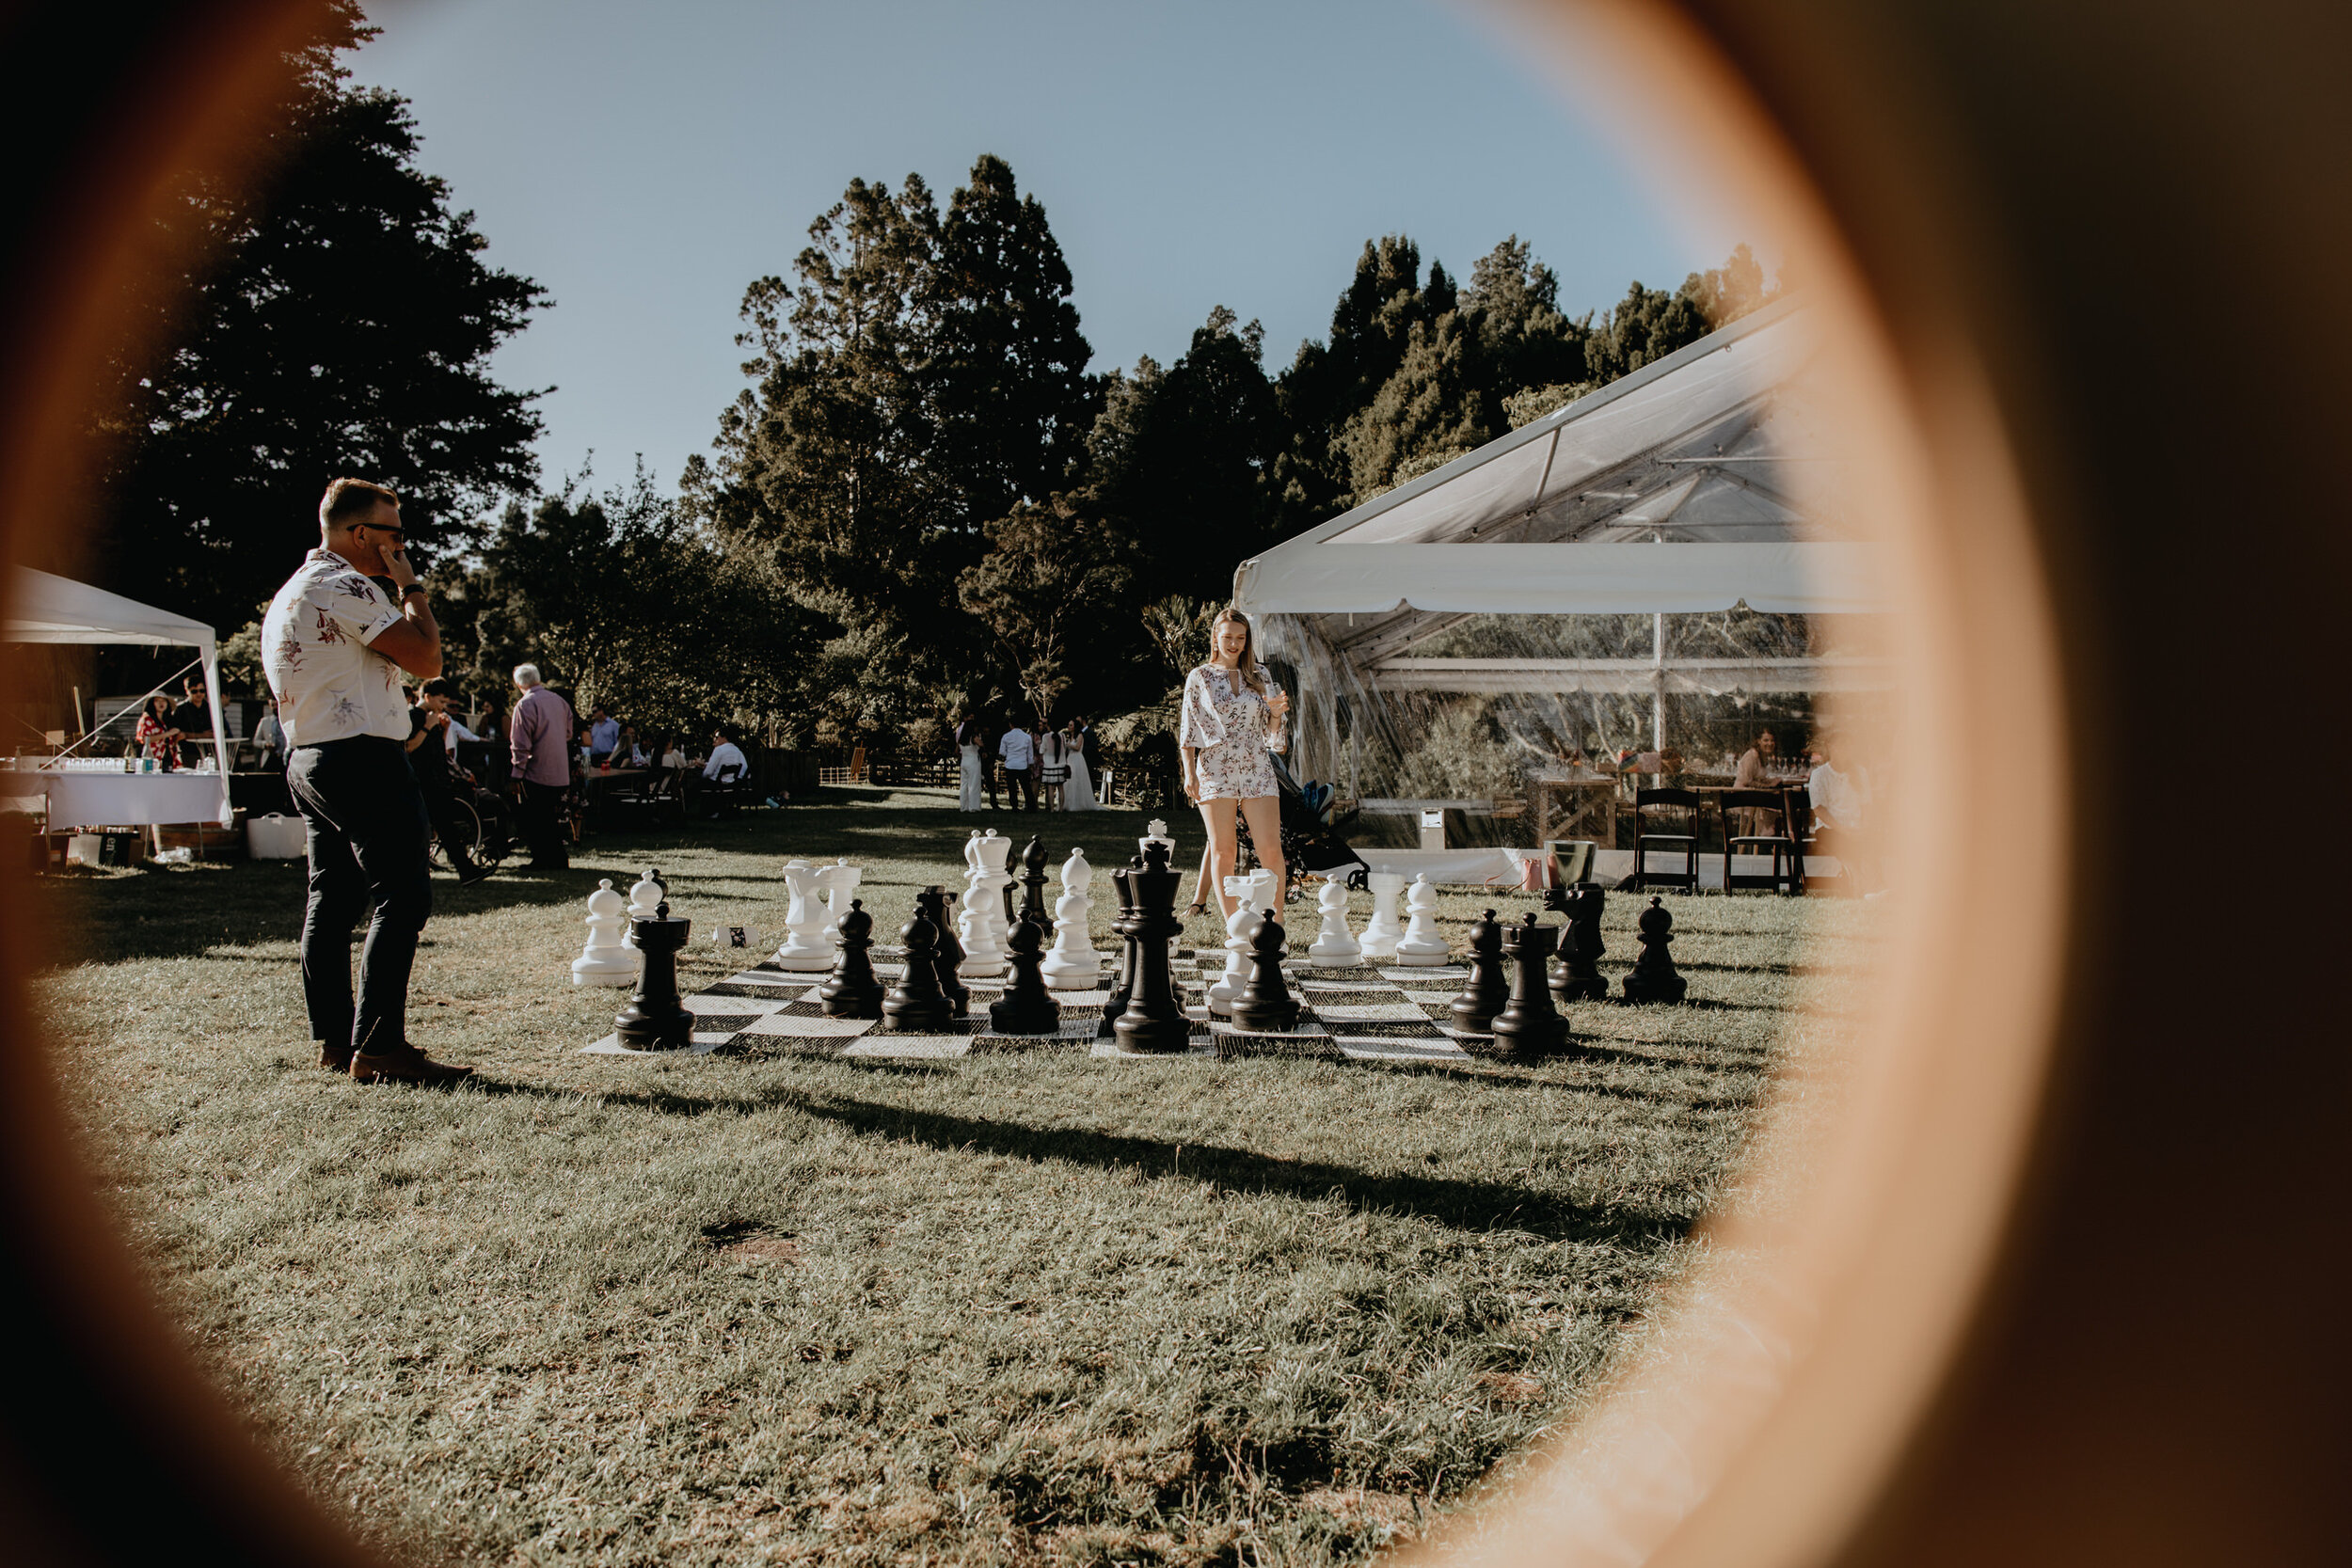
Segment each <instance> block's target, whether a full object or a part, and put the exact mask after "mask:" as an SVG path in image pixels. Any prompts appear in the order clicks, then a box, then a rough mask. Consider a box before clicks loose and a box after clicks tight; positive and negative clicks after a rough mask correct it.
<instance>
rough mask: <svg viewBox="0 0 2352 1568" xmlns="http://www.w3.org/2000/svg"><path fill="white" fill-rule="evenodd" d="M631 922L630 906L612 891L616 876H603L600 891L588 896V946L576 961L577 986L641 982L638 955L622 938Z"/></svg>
mask: <svg viewBox="0 0 2352 1568" xmlns="http://www.w3.org/2000/svg"><path fill="white" fill-rule="evenodd" d="M627 924H628V907H627V906H626V905H624V904H623V903H622V902H621V895H619V894H617V893H615V892H613V891H612V878H610V877H606V878H604V879H600V880H599V881H598V882H597V883H596V892H594V893H592V894H590V895H588V945H587V946H585V947H583V948H581V949H580V957H579V958H574V959H573V960H572V984H573V985H576V986H633V985H635V984H636V983H637V955H636V954H635V953H634V952H633V951H631V950H630V949H629V947H628V945H627V944H626V943H624V942H622V941H621V927H623V926H625V925H627Z"/></svg>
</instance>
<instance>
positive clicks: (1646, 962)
mask: <svg viewBox="0 0 2352 1568" xmlns="http://www.w3.org/2000/svg"><path fill="white" fill-rule="evenodd" d="M1636 924H1637V925H1639V926H1640V927H1641V933H1640V935H1639V936H1637V937H1636V938H1635V939H1634V940H1635V941H1637V942H1640V943H1641V944H1642V956H1641V957H1640V958H1636V959H1634V960H1633V973H1631V974H1628V975H1627V976H1626V977H1625V999H1626V1000H1627V1001H1628V1002H1679V1001H1681V1000H1682V998H1683V995H1684V993H1685V992H1687V991H1688V990H1690V989H1691V982H1690V981H1688V980H1685V979H1684V978H1683V977H1682V974H1681V972H1680V971H1678V970H1677V969H1676V968H1675V957H1674V955H1673V954H1672V953H1670V952H1668V951H1667V949H1668V947H1669V946H1671V945H1672V943H1673V942H1674V940H1675V932H1674V926H1675V917H1674V915H1673V913H1672V912H1671V911H1668V910H1667V908H1666V906H1665V905H1663V904H1661V903H1660V902H1659V901H1658V899H1657V898H1656V897H1654V896H1653V897H1652V898H1651V899H1650V901H1649V908H1648V909H1646V910H1644V911H1642V917H1641V919H1640V920H1639V921H1638V922H1636Z"/></svg>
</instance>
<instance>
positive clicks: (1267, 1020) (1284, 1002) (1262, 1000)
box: [1233, 910, 1298, 1035]
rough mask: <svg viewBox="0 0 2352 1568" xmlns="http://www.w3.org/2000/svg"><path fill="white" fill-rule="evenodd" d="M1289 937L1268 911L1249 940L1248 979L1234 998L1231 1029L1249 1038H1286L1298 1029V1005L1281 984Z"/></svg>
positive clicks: (1288, 990)
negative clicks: (1261, 1036) (1270, 1036)
mask: <svg viewBox="0 0 2352 1568" xmlns="http://www.w3.org/2000/svg"><path fill="white" fill-rule="evenodd" d="M1289 942H1290V933H1289V932H1287V931H1285V930H1283V929H1282V923H1281V922H1280V921H1279V920H1277V919H1275V918H1274V911H1272V910H1268V911H1266V912H1265V919H1264V920H1263V922H1262V923H1260V925H1259V927H1258V934H1257V935H1255V936H1253V937H1251V938H1250V939H1249V979H1248V982H1247V983H1246V984H1244V985H1243V987H1242V988H1241V992H1240V994H1239V995H1237V996H1235V997H1234V998H1233V1027H1234V1028H1236V1029H1241V1030H1245V1031H1247V1032H1248V1033H1249V1034H1252V1035H1287V1034H1289V1033H1290V1032H1291V1031H1292V1030H1293V1029H1295V1028H1296V1027H1298V1001H1297V999H1296V998H1295V997H1294V996H1292V995H1291V992H1290V987H1289V986H1287V985H1285V984H1284V983H1283V981H1282V956H1283V954H1284V953H1285V952H1286V951H1287V950H1288V946H1289Z"/></svg>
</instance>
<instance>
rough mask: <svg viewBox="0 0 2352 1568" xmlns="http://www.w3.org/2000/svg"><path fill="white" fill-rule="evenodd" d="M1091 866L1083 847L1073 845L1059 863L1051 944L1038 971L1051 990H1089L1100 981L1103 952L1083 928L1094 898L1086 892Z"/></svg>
mask: <svg viewBox="0 0 2352 1568" xmlns="http://www.w3.org/2000/svg"><path fill="white" fill-rule="evenodd" d="M1093 882H1094V867H1092V866H1091V865H1089V864H1088V863H1087V858H1086V851H1084V850H1082V849H1073V850H1071V851H1070V858H1069V859H1068V860H1066V861H1064V862H1062V863H1061V897H1060V898H1058V899H1057V900H1056V901H1055V904H1054V946H1053V950H1052V951H1051V952H1049V953H1047V954H1046V955H1045V958H1044V961H1043V962H1041V963H1040V964H1039V965H1038V966H1037V967H1038V973H1039V974H1042V975H1043V976H1044V977H1045V984H1046V987H1047V989H1049V990H1091V989H1092V988H1094V987H1095V986H1098V985H1101V984H1102V983H1103V956H1102V955H1101V954H1100V953H1097V952H1096V951H1095V950H1094V944H1093V942H1092V941H1091V940H1090V939H1089V935H1088V932H1087V917H1088V916H1089V914H1090V913H1092V912H1093V910H1094V900H1093V899H1092V898H1090V897H1089V896H1088V895H1087V889H1088V888H1089V887H1090V886H1092V885H1093Z"/></svg>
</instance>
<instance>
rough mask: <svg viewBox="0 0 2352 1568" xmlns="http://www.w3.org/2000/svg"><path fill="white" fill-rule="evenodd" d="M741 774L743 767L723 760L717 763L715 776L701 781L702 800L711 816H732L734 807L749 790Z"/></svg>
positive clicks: (740, 802)
mask: <svg viewBox="0 0 2352 1568" xmlns="http://www.w3.org/2000/svg"><path fill="white" fill-rule="evenodd" d="M742 774H743V769H742V768H739V767H738V766H737V765H736V764H734V763H731V762H723V763H721V764H720V765H719V771H718V774H717V776H716V777H713V778H708V779H705V780H704V781H703V787H702V792H701V793H702V800H703V803H704V804H705V805H706V806H708V807H709V808H710V811H709V815H710V816H711V817H712V818H714V819H716V818H718V817H722V816H734V815H735V812H736V808H737V807H738V806H739V805H741V804H742V802H743V797H744V796H745V795H746V794H747V793H748V792H749V791H748V789H747V786H746V785H745V783H744V780H743V777H742Z"/></svg>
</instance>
